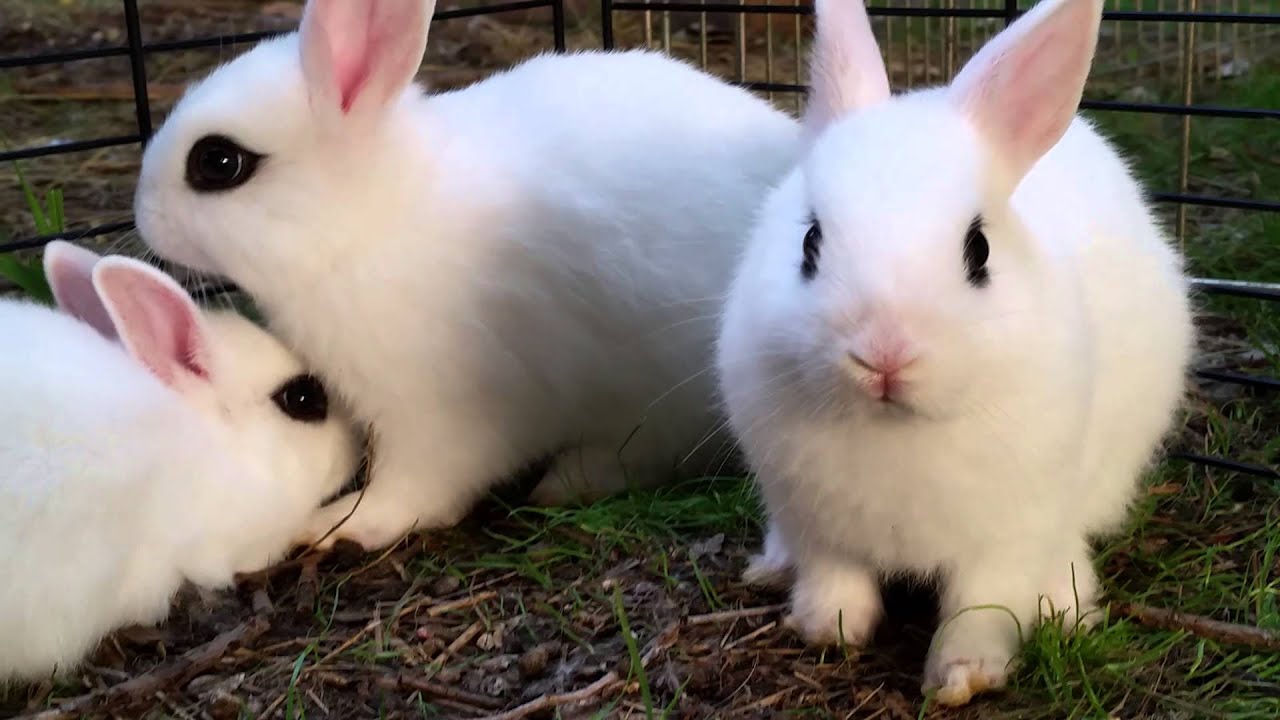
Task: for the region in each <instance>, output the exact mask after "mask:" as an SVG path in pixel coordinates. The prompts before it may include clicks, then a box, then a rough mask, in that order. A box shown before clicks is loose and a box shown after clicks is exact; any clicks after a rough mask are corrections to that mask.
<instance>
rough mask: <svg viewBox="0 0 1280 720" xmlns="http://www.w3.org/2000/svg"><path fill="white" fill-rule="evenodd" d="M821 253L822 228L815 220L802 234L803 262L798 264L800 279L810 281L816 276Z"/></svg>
mask: <svg viewBox="0 0 1280 720" xmlns="http://www.w3.org/2000/svg"><path fill="white" fill-rule="evenodd" d="M821 252H822V226H821V225H819V224H818V221H817V220H814V221H813V224H811V225H810V226H809V232H807V233H805V234H804V260H802V261H801V262H800V277H802V278H804V279H805V280H812V279H813V276H814V275H816V274H818V257H819V255H820V254H821Z"/></svg>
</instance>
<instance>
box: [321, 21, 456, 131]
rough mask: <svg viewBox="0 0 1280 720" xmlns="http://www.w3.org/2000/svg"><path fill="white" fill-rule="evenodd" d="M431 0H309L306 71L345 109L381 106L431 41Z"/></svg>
mask: <svg viewBox="0 0 1280 720" xmlns="http://www.w3.org/2000/svg"><path fill="white" fill-rule="evenodd" d="M434 6H435V3H434V2H431V1H430V0H310V2H308V3H307V7H306V10H305V11H304V14H303V18H302V26H301V35H300V41H301V48H300V49H301V53H302V64H303V72H304V74H305V75H306V76H307V81H308V83H309V84H310V85H311V86H312V89H313V92H318V93H319V94H321V95H328V96H329V97H331V98H332V97H333V95H335V94H336V100H337V102H338V104H339V106H340V107H341V109H342V112H343V113H344V114H346V113H350V112H351V110H352V108H353V107H354V106H356V105H357V103H359V104H361V105H362V106H363V105H367V106H369V107H374V108H376V107H378V106H381V105H384V104H385V103H387V102H388V101H389V100H390V99H391V98H392V97H394V96H395V95H396V94H397V93H398V92H399V91H400V90H402V89H403V88H404V87H405V86H406V85H407V84H408V83H409V82H410V81H411V80H412V79H413V76H414V74H415V73H416V71H417V69H418V64H419V63H420V62H421V60H422V53H423V50H424V49H425V48H426V42H427V20H428V18H429V16H430V12H431V10H432V9H433V8H434Z"/></svg>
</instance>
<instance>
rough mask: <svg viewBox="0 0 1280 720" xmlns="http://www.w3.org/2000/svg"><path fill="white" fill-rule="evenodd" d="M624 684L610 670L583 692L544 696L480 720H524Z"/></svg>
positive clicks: (584, 701)
mask: <svg viewBox="0 0 1280 720" xmlns="http://www.w3.org/2000/svg"><path fill="white" fill-rule="evenodd" d="M620 684H622V680H620V679H619V678H618V673H616V672H614V671H612V670H610V671H609V672H607V673H605V674H604V676H603V677H601V678H600V679H599V680H596V681H595V682H593V683H591V684H590V685H588V686H586V687H584V688H582V689H581V690H574V691H573V692H567V693H561V694H559V695H543V696H542V697H540V698H535V699H533V700H530V701H529V702H527V703H525V704H523V705H520V706H518V707H516V708H514V709H512V710H508V711H507V712H503V713H498V714H496V715H486V716H484V717H482V718H479V720H522V718H527V717H529V716H530V715H534V714H537V713H540V712H542V711H543V710H552V709H555V708H558V707H563V706H565V705H581V704H583V703H586V702H590V701H591V700H594V699H595V698H596V697H597V696H599V695H603V694H604V693H606V692H608V691H609V690H611V689H613V687H614V686H616V685H620Z"/></svg>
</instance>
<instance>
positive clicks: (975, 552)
mask: <svg viewBox="0 0 1280 720" xmlns="http://www.w3.org/2000/svg"><path fill="white" fill-rule="evenodd" d="M816 9H817V25H818V34H817V42H816V46H815V47H816V51H815V54H814V64H815V67H814V72H813V73H812V76H813V77H814V78H815V83H814V91H813V95H812V97H811V101H810V106H809V109H808V114H807V117H806V122H805V124H806V135H807V139H808V142H809V144H810V150H809V152H808V153H807V156H806V157H804V158H803V159H802V160H801V161H800V163H799V165H798V166H797V167H796V169H795V170H794V172H792V173H791V175H790V177H788V178H787V179H786V180H785V181H783V182H782V183H781V184H780V186H779V187H778V188H777V189H776V190H775V191H774V192H773V193H772V194H771V195H770V197H769V198H768V200H766V201H765V204H764V208H763V210H762V212H761V214H760V216H759V220H758V223H757V224H756V227H755V230H754V235H753V237H752V240H751V241H750V242H749V244H748V249H747V251H746V253H745V257H744V260H743V262H742V265H741V267H740V268H739V269H738V274H737V278H736V280H735V281H734V284H733V289H732V290H731V292H730V294H729V300H728V302H727V306H726V310H725V315H724V319H723V324H722V330H721V334H720V341H719V359H718V365H719V372H720V387H721V389H722V392H723V394H724V397H725V399H726V404H727V406H728V408H729V414H730V416H731V423H732V426H733V428H734V430H735V433H736V434H737V435H738V437H739V438H740V439H741V441H742V442H741V446H742V447H743V449H744V451H745V452H746V454H747V456H748V459H749V461H750V462H751V464H752V465H753V466H754V469H755V470H756V473H757V477H758V479H759V482H760V485H761V488H762V491H763V494H764V496H765V499H766V505H767V507H768V513H769V518H770V530H769V532H768V537H767V539H766V542H765V551H764V553H763V554H762V555H761V556H760V557H759V558H758V559H757V560H756V562H755V563H754V564H753V565H752V567H751V568H750V570H749V572H748V576H749V579H751V580H754V581H763V580H771V579H775V578H778V577H780V576H785V575H787V574H790V572H791V571H792V570H794V587H793V589H792V598H791V601H792V615H791V624H792V625H793V626H794V627H796V628H797V629H799V631H800V632H801V633H802V634H803V635H804V636H805V637H806V638H808V639H809V640H810V641H812V642H815V643H829V642H836V641H843V642H845V643H848V644H849V645H858V644H861V643H863V642H865V641H867V640H868V639H869V638H870V636H871V634H872V632H873V630H874V629H875V627H876V624H877V623H878V622H879V620H880V618H881V615H882V610H883V608H882V607H881V599H880V595H879V593H878V592H877V581H878V580H879V579H880V577H881V576H884V575H894V574H898V573H903V572H909V573H913V574H926V575H932V576H934V577H937V578H938V579H939V580H940V581H941V596H942V598H941V600H942V618H941V619H942V621H943V624H942V627H941V628H940V629H939V630H938V632H937V634H936V635H935V638H934V642H933V646H932V648H931V650H930V653H929V656H928V659H927V661H926V667H925V673H924V676H925V677H924V683H923V686H924V688H925V689H927V690H936V691H937V698H938V700H939V701H941V702H943V703H947V704H962V703H965V702H968V700H969V699H970V697H971V696H972V695H973V694H974V693H976V692H981V691H983V690H985V689H987V688H994V687H999V686H1001V685H1003V684H1004V683H1005V682H1006V679H1007V677H1008V667H1009V664H1010V662H1011V660H1012V659H1013V657H1014V654H1015V652H1016V651H1017V649H1018V645H1019V640H1020V636H1019V630H1021V632H1022V633H1028V632H1030V631H1031V629H1032V628H1034V627H1035V625H1036V623H1037V622H1038V621H1039V619H1040V617H1041V613H1042V612H1045V613H1066V619H1067V621H1068V624H1069V625H1070V624H1074V623H1075V622H1076V620H1077V618H1082V617H1086V616H1087V615H1088V613H1089V612H1090V611H1091V610H1093V609H1094V606H1095V600H1096V597H1097V592H1098V582H1097V578H1096V576H1095V573H1094V570H1093V567H1092V565H1091V558H1090V552H1089V545H1088V542H1087V540H1088V539H1089V538H1090V537H1092V536H1095V535H1098V534H1101V533H1106V532H1109V531H1114V530H1116V529H1118V527H1120V526H1121V525H1122V524H1123V521H1124V519H1125V517H1126V509H1127V506H1128V503H1129V501H1130V499H1131V497H1132V496H1133V495H1134V493H1135V490H1136V488H1137V485H1138V478H1139V477H1140V475H1141V473H1142V471H1143V469H1144V468H1145V466H1146V465H1147V464H1148V462H1149V461H1150V460H1151V459H1152V458H1153V456H1154V454H1155V451H1156V449H1157V448H1158V446H1159V444H1160V441H1161V439H1162V437H1163V436H1164V435H1165V433H1166V432H1167V431H1168V430H1169V429H1170V427H1171V426H1172V424H1173V421H1174V419H1175V417H1176V411H1177V409H1178V406H1179V403H1180V401H1181V399H1182V395H1183V391H1184V387H1185V381H1186V371H1187V367H1188V364H1189V362H1190V357H1191V353H1192V349H1193V346H1194V339H1195V338H1194V332H1193V327H1192V321H1191V318H1192V312H1191V305H1190V302H1189V298H1188V288H1187V281H1186V279H1185V278H1184V275H1183V267H1182V260H1181V258H1180V257H1179V256H1178V254H1177V253H1176V252H1175V251H1174V249H1173V248H1172V247H1171V245H1170V243H1169V242H1168V239H1167V237H1166V235H1165V233H1164V232H1163V230H1162V229H1161V227H1160V226H1159V224H1158V223H1157V222H1156V221H1155V220H1154V218H1153V214H1152V212H1151V209H1150V207H1149V206H1148V205H1147V203H1146V200H1145V199H1144V193H1143V191H1142V188H1141V187H1140V185H1139V184H1138V182H1137V181H1136V180H1135V179H1134V177H1133V176H1132V174H1131V173H1130V171H1129V169H1128V167H1127V166H1126V164H1125V162H1124V161H1123V160H1122V158H1121V157H1120V156H1119V154H1118V153H1117V152H1116V150H1115V149H1114V148H1113V147H1112V146H1111V145H1110V144H1109V143H1108V142H1107V141H1106V140H1105V139H1104V138H1103V137H1101V136H1100V135H1099V134H1098V132H1097V131H1095V130H1094V129H1093V127H1092V126H1091V125H1089V124H1088V123H1087V122H1086V121H1085V120H1084V119H1081V118H1078V117H1077V116H1076V110H1077V108H1078V106H1079V103H1080V99H1081V96H1082V93H1083V89H1084V84H1085V80H1086V78H1087V76H1088V74H1089V68H1090V65H1091V62H1092V58H1093V52H1094V48H1095V45H1096V42H1097V36H1098V28H1099V23H1100V21H1101V17H1102V0H1044V1H1043V2H1041V3H1039V4H1038V5H1036V6H1035V7H1034V8H1032V9H1031V10H1030V11H1028V12H1027V14H1026V15H1024V16H1023V17H1022V18H1020V19H1019V20H1017V21H1016V22H1015V23H1013V24H1012V25H1011V26H1010V27H1009V28H1008V29H1006V30H1004V31H1003V32H1002V33H1000V34H999V35H998V36H997V37H995V38H994V39H992V40H991V41H990V42H989V43H988V44H987V45H986V46H985V47H984V48H983V49H982V50H981V51H980V52H979V53H978V54H977V55H976V56H975V57H974V58H973V59H972V60H971V61H970V62H969V63H968V64H966V65H965V67H964V68H963V70H961V72H960V73H959V74H958V75H957V77H956V79H955V80H954V82H953V83H952V84H951V85H950V86H948V87H943V88H931V89H927V90H922V91H917V92H911V93H906V94H903V95H901V96H897V97H893V96H891V94H890V89H889V81H888V77H887V75H886V73H885V69H884V65H883V63H882V60H881V55H880V51H879V50H878V48H877V47H876V42H875V38H874V37H873V35H872V33H871V26H870V23H869V21H868V19H867V15H866V11H865V9H864V7H863V3H862V2H859V1H857V0H819V2H818V4H817V6H816Z"/></svg>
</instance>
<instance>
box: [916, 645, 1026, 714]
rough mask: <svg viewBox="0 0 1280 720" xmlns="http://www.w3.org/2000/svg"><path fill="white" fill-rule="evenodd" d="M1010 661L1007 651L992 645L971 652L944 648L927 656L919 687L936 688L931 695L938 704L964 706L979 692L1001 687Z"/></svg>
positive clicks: (1007, 673)
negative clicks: (921, 684) (923, 678)
mask: <svg viewBox="0 0 1280 720" xmlns="http://www.w3.org/2000/svg"><path fill="white" fill-rule="evenodd" d="M1010 660H1011V655H1010V653H1008V652H1005V651H1001V650H996V649H993V648H989V649H987V650H985V651H984V650H976V649H975V651H974V652H965V651H963V650H962V649H959V648H944V649H943V650H942V651H941V652H939V653H937V654H936V655H933V656H930V658H929V662H928V664H927V666H926V668H925V680H924V685H923V688H922V689H923V691H924V692H926V693H928V692H929V691H931V690H936V691H937V693H936V694H935V695H934V698H935V699H936V700H937V701H938V702H939V703H940V704H942V705H948V706H959V705H966V704H968V703H969V701H970V700H972V699H973V696H975V695H977V694H979V693H983V692H986V691H988V690H996V689H999V688H1002V687H1004V685H1005V683H1006V682H1007V681H1008V679H1009V661H1010Z"/></svg>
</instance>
